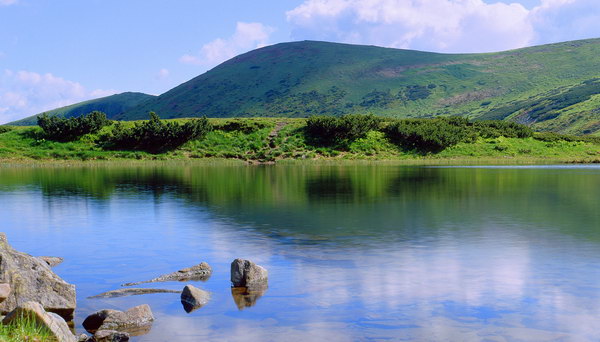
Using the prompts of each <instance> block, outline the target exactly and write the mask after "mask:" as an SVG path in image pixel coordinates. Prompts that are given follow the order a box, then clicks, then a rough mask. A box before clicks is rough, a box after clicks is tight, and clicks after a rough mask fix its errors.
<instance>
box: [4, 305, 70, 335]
mask: <svg viewBox="0 0 600 342" xmlns="http://www.w3.org/2000/svg"><path fill="white" fill-rule="evenodd" d="M23 317H28V318H29V319H32V320H33V321H34V322H36V324H37V325H38V326H42V327H46V328H47V329H48V331H50V333H51V334H52V336H54V338H55V339H56V340H57V341H58V342H76V341H77V337H75V335H73V333H71V330H70V329H69V326H68V325H67V322H65V320H64V319H63V318H62V317H60V316H59V315H57V314H55V313H53V312H46V311H45V310H44V308H43V307H42V305H41V304H40V303H36V302H26V303H23V304H21V305H19V306H18V307H17V308H15V309H14V310H13V311H11V312H10V313H9V314H8V315H6V317H4V319H3V320H2V324H5V325H10V324H11V323H13V322H15V321H17V320H20V319H22V318H23Z"/></svg>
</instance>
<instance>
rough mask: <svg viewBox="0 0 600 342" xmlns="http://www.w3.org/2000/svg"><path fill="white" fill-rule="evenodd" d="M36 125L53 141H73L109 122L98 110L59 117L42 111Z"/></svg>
mask: <svg viewBox="0 0 600 342" xmlns="http://www.w3.org/2000/svg"><path fill="white" fill-rule="evenodd" d="M37 123H38V125H39V126H40V127H41V128H42V130H43V131H44V135H45V138H46V139H49V140H54V141H73V140H76V139H79V138H81V137H82V136H84V135H86V134H89V133H96V132H98V131H99V130H100V129H101V128H102V127H104V126H107V125H108V124H110V120H108V119H107V118H106V114H104V113H102V112H98V111H94V112H91V113H89V114H87V115H82V116H79V117H76V118H69V119H65V118H61V117H58V116H49V115H48V114H46V113H44V114H42V115H40V116H38V118H37Z"/></svg>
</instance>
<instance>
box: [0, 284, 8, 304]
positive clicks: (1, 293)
mask: <svg viewBox="0 0 600 342" xmlns="http://www.w3.org/2000/svg"><path fill="white" fill-rule="evenodd" d="M8 296H10V284H6V283H4V284H0V303H2V302H3V301H4V300H5V299H6V298H8Z"/></svg>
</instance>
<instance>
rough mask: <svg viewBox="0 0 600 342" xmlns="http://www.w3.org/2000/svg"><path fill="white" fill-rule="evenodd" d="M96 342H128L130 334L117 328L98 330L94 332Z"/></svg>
mask: <svg viewBox="0 0 600 342" xmlns="http://www.w3.org/2000/svg"><path fill="white" fill-rule="evenodd" d="M94 341H95V342H127V341H129V334H128V333H126V332H120V331H115V330H98V331H96V333H95V334H94Z"/></svg>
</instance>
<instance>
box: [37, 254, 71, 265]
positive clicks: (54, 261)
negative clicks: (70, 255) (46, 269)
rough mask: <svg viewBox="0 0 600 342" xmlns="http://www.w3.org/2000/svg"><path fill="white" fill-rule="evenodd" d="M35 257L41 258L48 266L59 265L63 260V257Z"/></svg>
mask: <svg viewBox="0 0 600 342" xmlns="http://www.w3.org/2000/svg"><path fill="white" fill-rule="evenodd" d="M37 258H38V259H40V260H42V261H43V262H45V263H47V264H48V266H50V267H54V266H56V265H60V264H61V263H62V262H63V261H65V259H63V258H60V257H51V256H41V257H37Z"/></svg>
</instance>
